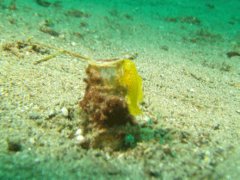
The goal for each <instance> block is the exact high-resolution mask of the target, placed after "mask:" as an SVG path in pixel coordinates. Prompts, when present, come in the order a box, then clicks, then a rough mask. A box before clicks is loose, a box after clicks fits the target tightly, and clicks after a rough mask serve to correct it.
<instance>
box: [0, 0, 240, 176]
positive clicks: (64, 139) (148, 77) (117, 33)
mask: <svg viewBox="0 0 240 180" xmlns="http://www.w3.org/2000/svg"><path fill="white" fill-rule="evenodd" d="M40 2H42V3H39V2H38V3H36V1H30V2H28V1H27V2H26V1H23V0H18V1H16V2H15V1H11V2H9V1H0V45H1V49H0V137H1V138H0V179H42V178H44V179H79V178H84V179H237V177H239V175H240V154H239V152H240V146H239V144H240V142H239V141H240V140H239V139H240V137H239V136H240V131H239V129H240V32H239V29H240V27H239V24H240V16H239V13H237V12H238V10H239V9H240V3H239V2H238V1H237V0H236V1H231V2H224V3H223V2H222V1H212V2H211V3H208V2H207V1H197V0H195V1H192V2H191V3H190V4H189V3H187V2H188V1H186V0H182V1H180V2H179V1H177V0H176V1H173V0H172V1H157V0H150V1H144V0H139V1H136V0H135V1H109V2H105V1H96V2H95V1H81V2H78V1H65V3H64V2H61V1H59V2H58V3H57V2H55V3H54V2H53V1H51V2H50V1H40ZM43 2H45V3H43ZM46 2H50V3H46ZM76 9H77V10H78V11H76ZM29 39H30V40H29ZM24 43H25V44H24ZM39 43H41V45H39V46H38V48H33V47H32V45H34V44H39ZM42 44H45V45H48V46H53V47H57V48H61V49H67V50H69V51H72V52H77V53H80V54H82V55H84V56H89V57H91V58H94V59H102V58H114V57H124V56H125V55H126V54H131V53H138V57H137V59H136V60H135V61H134V62H135V63H136V66H137V68H138V70H139V73H140V74H141V76H142V78H143V87H144V104H143V107H142V108H143V111H144V114H143V115H142V116H141V117H138V118H137V119H139V121H144V120H150V119H153V120H154V122H155V124H154V125H152V126H151V128H152V129H161V131H162V132H165V133H167V134H170V136H171V138H168V139H166V141H165V142H164V143H163V142H157V141H156V140H151V139H149V140H146V141H143V142H139V143H138V144H137V145H136V147H134V148H130V149H128V150H126V151H120V152H119V151H118V152H106V151H103V150H98V149H88V150H86V149H83V148H82V147H81V146H79V145H77V144H76V139H75V138H74V136H73V135H74V134H75V132H76V131H77V130H78V129H79V124H80V123H81V121H82V119H81V117H80V116H79V113H81V110H80V107H79V106H78V102H79V100H81V99H82V98H83V95H84V91H85V83H84V81H83V79H84V78H85V77H86V74H85V69H86V66H87V64H86V63H85V62H83V61H81V60H79V59H77V58H75V57H71V56H68V55H59V56H57V57H55V58H53V59H51V60H49V61H46V62H43V63H40V64H34V62H36V61H37V60H39V59H42V58H44V57H46V56H48V55H49V54H54V53H56V50H55V49H53V48H49V47H46V46H45V45H42ZM22 45H23V46H22ZM66 109H67V112H65V111H64V110H66ZM66 113H70V115H71V118H69V115H66Z"/></svg>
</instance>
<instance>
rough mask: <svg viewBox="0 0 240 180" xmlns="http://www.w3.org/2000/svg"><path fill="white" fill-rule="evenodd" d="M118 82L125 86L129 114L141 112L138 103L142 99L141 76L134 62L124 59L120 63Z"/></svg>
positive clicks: (134, 114)
mask: <svg viewBox="0 0 240 180" xmlns="http://www.w3.org/2000/svg"><path fill="white" fill-rule="evenodd" d="M119 84H120V85H121V86H123V87H125V88H126V90H127V94H126V97H125V98H126V101H127V104H128V109H129V112H130V114H132V115H133V116H136V115H139V114H141V113H142V110H141V109H140V107H139V104H140V103H141V102H142V100H143V91H142V78H141V76H140V75H139V74H138V71H137V68H136V66H135V64H134V63H133V62H132V61H131V60H129V59H125V60H123V61H122V63H121V75H120V77H119Z"/></svg>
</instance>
